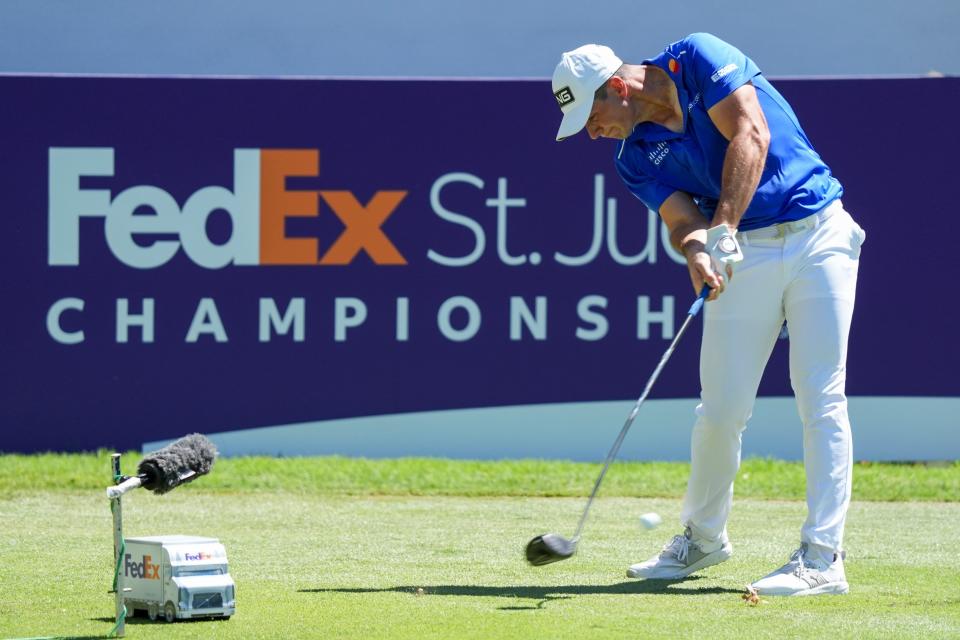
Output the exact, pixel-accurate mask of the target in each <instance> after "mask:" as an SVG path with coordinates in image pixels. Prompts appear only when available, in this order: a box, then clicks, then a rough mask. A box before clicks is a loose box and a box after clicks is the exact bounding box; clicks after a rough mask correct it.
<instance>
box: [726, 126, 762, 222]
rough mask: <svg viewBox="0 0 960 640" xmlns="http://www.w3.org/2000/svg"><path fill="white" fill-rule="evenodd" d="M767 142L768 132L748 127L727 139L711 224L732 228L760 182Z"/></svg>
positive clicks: (745, 208)
mask: <svg viewBox="0 0 960 640" xmlns="http://www.w3.org/2000/svg"><path fill="white" fill-rule="evenodd" d="M769 144H770V138H769V134H768V133H766V134H765V133H764V132H761V131H759V130H757V129H748V130H745V131H742V132H740V133H738V134H737V135H736V136H734V138H733V139H732V140H731V141H730V145H729V146H728V147H727V154H726V156H725V157H724V160H723V178H722V180H723V182H722V185H721V188H720V201H719V202H718V204H717V209H716V212H715V213H714V216H713V224H714V225H718V224H726V225H727V226H728V227H730V228H731V229H736V228H737V225H738V224H740V218H741V217H742V216H743V213H744V211H746V210H747V207H748V206H750V201H751V200H752V199H753V194H754V193H756V191H757V185H758V184H760V174H762V173H763V166H764V164H765V163H766V159H767V148H768V146H769Z"/></svg>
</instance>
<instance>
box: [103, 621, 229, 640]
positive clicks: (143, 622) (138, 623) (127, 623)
mask: <svg viewBox="0 0 960 640" xmlns="http://www.w3.org/2000/svg"><path fill="white" fill-rule="evenodd" d="M90 620H93V621H95V622H108V623H110V624H114V623H116V621H117V619H116V618H90ZM218 620H221V618H181V619H178V620H177V621H176V622H172V623H171V622H167V621H166V620H164V619H163V616H161V617H159V618H157V619H156V620H151V619H150V618H148V617H146V616H137V617H135V618H131V617H129V616H127V619H126V620H124V625H126V626H128V627H129V626H130V625H140V624H155V625H157V626H160V625H166V624H176V625H178V626H179V625H182V624H192V623H195V622H216V621H218ZM97 637H100V636H97ZM103 637H104V638H107V637H111V636H103Z"/></svg>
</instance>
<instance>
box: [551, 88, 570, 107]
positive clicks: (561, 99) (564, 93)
mask: <svg viewBox="0 0 960 640" xmlns="http://www.w3.org/2000/svg"><path fill="white" fill-rule="evenodd" d="M553 97H554V98H556V99H557V104H559V105H560V106H561V107H563V106H566V105H568V104H570V103H571V102H573V92H572V91H570V87H564V88H563V89H560V91H557V92H556V93H554V94H553Z"/></svg>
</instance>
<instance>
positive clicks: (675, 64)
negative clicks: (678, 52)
mask: <svg viewBox="0 0 960 640" xmlns="http://www.w3.org/2000/svg"><path fill="white" fill-rule="evenodd" d="M667 67H669V69H670V73H676V72H677V71H680V63H679V62H677V61H676V60H674V59H673V58H670V62H668V63H667Z"/></svg>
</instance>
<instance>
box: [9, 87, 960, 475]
mask: <svg viewBox="0 0 960 640" xmlns="http://www.w3.org/2000/svg"><path fill="white" fill-rule="evenodd" d="M0 86H2V89H3V90H2V95H3V96H4V99H3V101H2V103H0V127H2V139H3V140H4V141H5V149H6V153H5V154H4V158H3V160H2V162H3V171H2V174H0V175H2V178H0V180H2V184H3V203H4V214H3V216H2V225H3V229H2V232H3V238H4V241H5V248H4V251H2V252H0V260H2V264H3V267H4V269H3V274H4V276H3V278H2V284H0V287H2V295H3V298H2V299H3V301H4V313H3V314H2V323H3V326H2V335H3V338H2V344H3V361H4V367H3V378H4V379H3V381H2V390H3V396H4V397H3V402H2V413H0V423H2V427H3V439H2V446H0V449H2V450H5V451H37V450H44V449H55V450H82V449H87V450H89V449H95V448H97V447H119V448H122V447H138V446H140V445H141V444H143V443H148V442H151V441H161V440H164V439H168V438H173V437H176V436H178V435H182V434H183V433H186V432H189V431H203V432H206V433H210V434H212V435H213V436H214V438H215V440H216V438H217V434H218V433H220V434H224V435H223V437H222V438H221V439H220V440H219V444H220V446H221V448H223V449H224V450H225V451H227V452H237V453H243V452H259V453H283V454H288V455H289V454H295V453H347V454H358V455H406V454H429V455H463V456H472V457H501V456H536V455H547V456H550V455H556V456H561V457H572V458H587V459H593V458H597V457H602V453H603V452H604V451H605V449H606V447H608V446H609V442H610V441H612V437H613V434H615V433H616V431H617V429H619V426H620V424H622V420H623V418H624V417H625V416H626V412H627V411H628V410H629V408H630V406H632V403H633V400H634V399H635V398H636V396H637V395H638V394H639V392H640V391H641V389H642V384H643V382H644V381H645V380H646V378H647V377H648V376H649V374H650V372H652V370H653V368H654V366H655V365H656V363H657V361H658V360H659V358H660V356H661V355H662V353H663V351H664V349H665V348H666V346H667V345H668V344H669V341H670V340H671V339H672V338H673V336H674V332H675V331H676V330H677V329H678V328H679V325H680V323H681V322H682V320H683V317H684V314H685V312H686V310H687V308H688V307H689V304H690V303H691V302H692V300H693V297H694V293H693V290H692V288H691V286H690V283H689V279H688V276H687V270H686V268H685V266H684V264H683V261H682V259H681V258H680V256H678V255H677V254H676V253H675V252H674V251H673V250H672V249H671V248H670V246H669V242H668V238H667V234H666V230H665V228H664V227H663V225H662V223H661V222H660V221H659V218H658V217H657V216H656V215H655V214H654V213H653V212H650V211H648V210H647V209H646V208H645V207H644V206H643V205H642V204H641V203H640V202H639V201H637V200H636V199H635V198H634V197H633V196H632V195H630V194H629V193H628V192H627V191H626V189H625V188H624V187H623V186H622V185H621V184H620V181H619V178H617V176H616V174H615V172H614V170H613V162H612V161H613V154H614V153H615V150H616V143H614V142H611V141H598V142H591V141H590V140H589V139H588V138H587V136H586V135H582V136H580V137H578V138H575V139H570V140H567V141H565V142H563V143H561V144H558V143H556V142H554V140H553V136H554V133H555V130H556V126H557V123H558V122H559V116H560V114H559V110H558V109H557V107H556V103H555V101H554V98H553V96H552V95H551V92H550V90H549V83H548V82H547V81H545V80H544V81H390V80H382V81H376V80H369V81H368V80H323V79H317V80H308V79H298V80H266V79H264V80H258V79H204V78H177V79H172V78H105V77H33V76H5V77H0ZM776 86H777V87H778V88H779V89H780V90H781V91H782V92H783V93H784V94H785V95H786V97H787V98H788V100H790V101H791V103H792V104H793V106H794V108H795V110H796V111H797V113H798V115H799V117H800V120H801V123H802V124H803V126H804V128H805V129H806V131H807V134H808V135H809V136H810V138H811V139H812V140H813V143H814V145H815V147H816V148H817V149H818V151H819V152H820V153H821V155H822V156H823V157H824V158H825V159H826V161H827V162H828V164H830V166H831V167H832V169H833V171H834V174H835V175H836V176H837V177H838V178H839V179H840V181H841V182H842V183H843V184H844V187H845V189H846V193H845V195H844V197H843V200H844V204H845V205H846V208H847V209H848V210H849V211H851V213H852V214H853V215H854V216H855V217H856V218H857V219H858V221H859V222H860V223H861V225H862V226H863V227H864V228H865V229H866V230H867V234H868V240H867V243H866V245H865V246H864V253H863V257H862V263H861V281H860V287H859V290H858V308H857V312H856V315H855V318H854V327H853V334H852V339H851V343H850V358H849V372H848V380H849V382H848V392H849V394H850V396H851V397H852V398H853V400H852V402H851V411H852V412H853V413H854V417H855V418H857V417H858V416H857V413H856V411H855V409H857V407H858V406H859V410H860V412H861V413H860V416H859V417H860V418H861V420H860V423H861V424H863V427H862V428H863V429H864V434H865V437H866V438H867V439H866V441H865V442H866V443H867V447H868V448H867V449H866V451H870V449H869V446H873V445H870V444H869V443H870V442H871V438H876V439H877V441H878V442H879V440H883V441H884V443H885V444H883V445H882V446H880V445H877V446H878V447H879V448H878V449H876V451H877V452H878V453H876V454H875V455H877V456H879V457H884V456H886V457H896V456H894V454H895V453H898V452H900V453H902V454H904V455H906V456H913V457H925V456H924V453H923V451H926V450H927V449H930V450H931V451H932V452H934V453H937V452H939V453H940V455H941V456H942V455H944V454H947V455H949V446H954V447H956V444H955V443H954V444H952V445H950V444H949V443H948V444H945V445H944V446H942V447H941V446H940V444H942V443H940V439H941V435H942V434H943V433H945V431H944V430H945V429H947V428H948V427H949V426H950V425H949V420H950V418H949V417H948V416H949V415H951V414H950V411H952V408H951V407H956V404H955V403H956V402H957V398H958V396H960V383H958V382H957V377H956V376H955V375H954V374H953V373H952V369H951V365H950V363H952V362H955V361H956V360H957V356H960V353H958V346H957V344H958V342H957V341H956V340H943V339H938V338H937V336H948V335H951V326H952V324H951V323H952V320H951V317H955V314H956V312H957V310H958V303H957V301H956V296H954V295H951V294H950V290H949V286H947V285H948V283H947V282H946V281H944V280H943V278H942V277H938V276H936V274H938V273H940V274H942V273H946V272H947V271H948V268H947V263H946V261H947V257H946V254H944V253H936V252H931V251H929V247H930V243H931V241H932V239H933V238H936V237H938V236H939V235H942V233H943V227H942V221H943V220H944V216H943V214H937V213H936V212H937V211H943V210H944V208H945V207H946V206H948V205H949V198H947V197H945V194H944V193H943V191H942V187H943V186H945V185H947V184H950V183H951V180H952V178H953V173H954V172H955V171H954V168H955V163H953V162H952V155H953V154H952V152H951V150H950V149H948V148H947V145H944V144H942V141H943V140H945V139H948V138H950V137H952V138H953V139H957V138H958V133H960V132H958V131H957V124H956V123H955V121H953V120H951V119H949V118H944V117H942V115H943V114H942V110H941V106H940V105H942V104H944V103H949V102H950V101H951V100H955V98H956V97H957V94H958V80H957V79H951V78H945V79H899V80H816V81H813V80H811V81H796V80H795V81H781V82H777V83H776ZM907 96H910V98H909V100H910V104H911V105H912V108H913V109H914V110H917V109H919V110H921V111H924V112H926V113H928V114H929V117H930V119H931V120H932V121H936V122H938V123H940V124H939V125H938V126H939V127H940V128H941V129H943V131H942V135H940V136H936V137H934V136H918V135H916V133H915V132H913V131H911V130H909V129H908V128H898V127H891V126H890V122H892V121H895V119H896V114H897V113H900V112H901V111H900V110H901V109H902V108H903V106H904V105H902V104H900V102H902V101H905V100H907ZM918 105H919V106H918ZM937 185H940V187H941V188H938V187H937ZM911 238H913V239H923V238H926V239H927V241H913V240H911ZM734 284H735V283H734ZM708 312H709V309H708ZM699 333H700V324H699V321H698V322H697V324H696V325H695V326H694V328H693V330H692V331H691V332H690V334H689V335H688V336H686V337H685V339H684V341H682V342H681V343H680V345H679V347H678V350H677V352H676V353H675V354H674V356H673V359H672V360H671V362H670V364H669V366H668V367H667V368H666V369H665V370H664V372H663V374H662V376H661V378H660V380H659V381H658V383H657V386H656V388H655V389H654V393H653V395H652V397H651V408H650V409H649V411H650V412H651V413H650V416H649V417H650V419H651V420H652V421H653V422H659V424H657V425H655V426H654V427H650V428H651V429H656V430H661V431H670V432H671V433H672V434H673V435H671V436H670V438H674V440H673V441H675V442H683V440H684V438H685V436H684V435H683V434H684V433H689V423H692V419H693V416H692V409H693V407H694V406H695V404H696V401H695V398H696V396H697V394H698V392H699V386H698V377H697V355H698V350H699ZM787 351H788V349H787V343H786V341H783V342H782V344H779V345H778V347H777V348H776V349H775V352H774V355H773V357H772V358H771V362H770V364H769V366H768V371H767V375H766V377H765V379H764V383H763V385H762V386H761V390H760V392H761V397H762V400H761V403H760V404H758V411H757V413H758V416H757V418H756V419H755V422H757V429H760V430H761V431H762V429H763V428H771V429H776V428H777V423H779V422H780V421H782V420H784V419H785V418H784V417H783V416H789V415H792V410H793V407H792V404H791V401H790V400H789V398H788V397H789V396H790V393H791V392H790V386H789V380H788V376H787V366H786V361H787ZM777 399H779V400H777ZM773 401H775V402H778V403H779V404H776V407H774V405H773V404H770V402H773ZM858 401H859V402H860V404H859V405H857V402H858ZM646 410H647V408H646V407H645V411H646ZM918 410H919V411H923V412H925V413H926V415H928V416H929V419H928V420H927V423H928V427H929V429H928V431H929V433H927V432H924V433H927V435H924V436H922V437H919V440H918V439H917V438H918V436H917V435H916V434H914V437H913V438H912V442H913V445H914V446H916V447H919V448H920V449H918V450H917V451H911V450H910V449H909V446H907V448H906V449H904V448H903V447H900V448H899V449H897V447H898V446H899V445H897V444H895V443H894V444H893V445H892V446H891V445H890V443H889V442H888V441H889V436H890V434H891V433H892V434H894V435H896V434H898V433H899V436H898V437H900V438H901V439H903V438H904V437H905V435H906V434H905V433H900V432H899V431H898V429H897V428H896V422H897V419H896V415H897V414H896V412H898V411H901V412H907V413H908V414H910V415H914V413H911V412H916V411H918ZM761 414H762V415H761ZM609 416H615V418H613V420H612V423H611V418H610V417H609ZM793 419H794V420H796V419H795V418H793ZM351 421H353V422H351ZM664 421H665V422H668V423H669V424H663V422H664ZM764 425H766V427H765V426H764ZM931 425H932V426H931ZM268 427H278V429H268ZM855 427H856V425H855ZM684 429H686V430H687V431H686V432H684ZM871 429H872V430H873V431H872V432H871ZM547 430H553V431H556V430H559V431H564V430H567V431H569V433H570V434H572V435H573V437H572V438H571V439H569V440H568V442H569V443H571V444H570V446H569V450H561V449H550V448H549V447H547V448H538V441H542V440H543V439H542V438H539V436H540V435H542V434H543V433H545V432H546V431H547ZM781 431H782V432H784V433H780V434H778V435H775V436H772V437H773V439H772V440H770V441H769V442H770V443H771V444H770V446H771V447H772V448H773V449H772V451H773V452H774V453H778V452H783V451H786V452H787V453H786V455H790V453H789V452H790V451H792V452H793V454H794V455H799V452H800V447H799V443H800V435H799V431H798V430H797V429H793V428H792V427H791V428H789V429H787V428H784V429H781ZM226 432H231V434H227V433H226ZM770 433H773V432H772V431H771V432H770ZM871 433H873V435H872V436H871V435H870V434H871ZM879 435H883V438H879ZM228 436H230V437H228ZM231 437H235V439H233V440H231V439H230V438H231ZM747 438H749V436H747ZM924 438H926V440H924ZM585 442H590V443H592V444H591V445H590V447H589V448H587V449H584V448H583V446H582V445H583V443H585ZM640 442H642V441H640ZM774 443H775V444H774ZM678 446H679V447H680V448H678V449H676V450H675V451H674V450H671V451H669V452H664V450H662V449H660V450H658V449H656V448H653V449H649V448H648V449H647V450H646V451H642V450H635V451H633V453H634V455H637V456H644V455H651V454H652V455H656V454H657V452H658V451H659V453H660V455H661V456H665V457H678V458H682V457H684V455H685V444H683V445H678ZM883 447H887V448H883ZM944 447H946V448H944ZM884 452H886V453H884ZM625 453H628V454H629V453H630V451H629V450H626V451H625ZM953 455H956V452H954V454H953Z"/></svg>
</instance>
